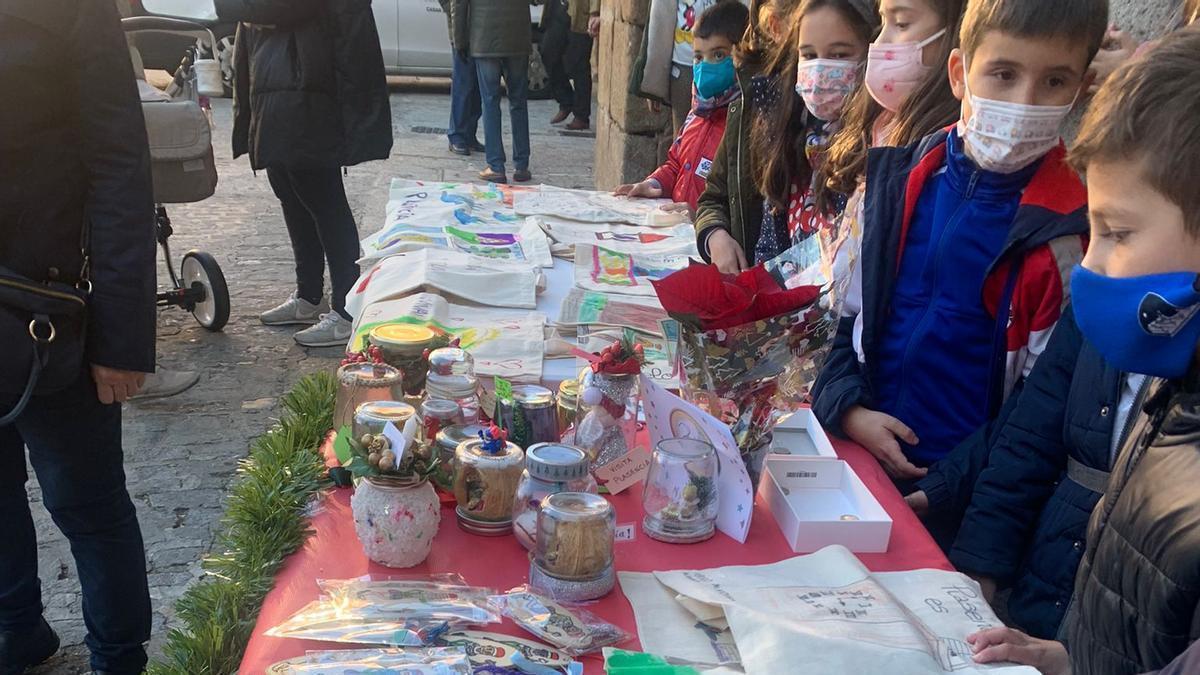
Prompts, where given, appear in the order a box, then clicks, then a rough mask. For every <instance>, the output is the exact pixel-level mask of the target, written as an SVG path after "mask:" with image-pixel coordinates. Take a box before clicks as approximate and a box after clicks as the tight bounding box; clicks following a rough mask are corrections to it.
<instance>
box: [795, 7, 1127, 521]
mask: <svg viewBox="0 0 1200 675" xmlns="http://www.w3.org/2000/svg"><path fill="white" fill-rule="evenodd" d="M1107 11H1108V9H1107V3H1106V2H1105V0H1058V1H1056V2H1044V1H1043V0H971V2H970V4H969V5H968V7H967V10H966V13H965V15H964V18H963V25H962V29H961V35H960V37H961V44H962V48H961V49H956V50H955V51H954V52H953V53H952V54H951V56H950V60H949V64H948V68H949V77H950V82H951V86H952V88H953V90H954V93H955V95H956V96H957V97H959V98H960V99H961V100H962V118H961V120H960V121H959V123H958V124H957V125H956V127H955V128H952V129H950V130H949V131H943V132H940V133H937V134H934V135H932V136H930V137H927V138H926V139H924V140H923V141H921V142H919V143H917V144H915V145H913V146H909V147H904V148H877V149H874V150H872V151H871V154H870V158H869V161H868V167H867V197H866V214H867V221H866V229H865V232H864V235H863V244H862V246H863V252H862V262H863V264H862V285H863V305H862V311H861V313H860V314H859V315H858V316H856V317H847V318H844V319H842V322H841V324H840V325H839V327H838V334H837V336H836V338H835V341H834V345H833V349H832V352H831V353H830V355H829V358H828V360H827V361H826V363H825V366H824V368H823V369H822V371H821V374H820V376H819V377H818V379H817V382H816V385H815V387H814V410H815V412H816V414H817V416H818V418H819V419H820V421H821V423H822V424H824V425H825V427H826V428H827V429H831V430H834V431H835V432H841V433H842V434H843V435H845V436H847V437H849V438H850V439H852V440H854V441H855V442H857V443H859V444H860V445H862V446H863V447H865V448H866V449H867V450H868V451H870V452H871V453H872V454H873V455H875V456H876V457H877V458H878V459H879V461H880V463H881V464H882V465H883V467H884V468H885V469H886V470H887V471H888V473H889V474H890V475H891V476H892V478H893V480H895V481H896V482H897V484H898V485H899V486H900V487H901V489H902V491H904V492H906V493H907V492H912V491H913V490H914V489H915V487H916V486H915V484H914V482H913V481H915V480H916V479H919V478H921V477H922V476H924V475H925V473H926V468H925V467H928V466H929V465H930V464H932V463H933V462H936V461H937V460H939V459H941V458H942V457H944V456H946V454H948V453H949V452H950V451H951V450H952V449H953V448H954V447H955V446H957V445H958V444H959V443H960V442H961V441H963V439H964V438H966V437H967V436H968V435H969V434H971V433H972V432H974V431H975V430H976V429H978V428H980V427H981V426H983V425H984V424H985V423H986V422H988V421H989V420H990V419H992V418H994V417H995V416H996V415H997V413H998V412H999V410H1000V408H1001V405H1002V403H1003V402H1004V400H1005V399H1006V398H1007V396H1008V395H1009V393H1011V392H1012V391H1013V389H1014V387H1015V386H1016V385H1017V384H1018V383H1019V382H1020V381H1021V380H1022V379H1023V378H1024V377H1025V376H1026V375H1028V374H1029V372H1030V370H1031V369H1032V367H1033V364H1034V362H1035V360H1036V359H1037V357H1038V355H1039V354H1041V352H1042V351H1043V350H1044V348H1045V345H1046V342H1047V341H1048V339H1049V336H1050V333H1051V332H1052V331H1053V329H1054V325H1055V323H1056V322H1057V321H1058V318H1059V316H1060V314H1061V312H1062V308H1063V306H1064V305H1065V304H1066V301H1067V296H1068V292H1067V290H1066V288H1067V284H1068V281H1069V280H1068V278H1067V277H1068V272H1069V270H1070V269H1071V267H1072V266H1073V265H1074V264H1076V263H1077V262H1079V260H1080V259H1081V258H1082V255H1083V246H1084V243H1085V235H1086V233H1087V227H1088V226H1087V218H1086V192H1085V189H1084V187H1083V185H1082V183H1081V182H1080V180H1079V177H1078V175H1077V174H1076V173H1075V172H1074V171H1073V170H1072V169H1071V168H1070V167H1069V166H1067V164H1066V163H1065V161H1064V157H1065V154H1066V152H1065V149H1064V148H1063V146H1062V142H1061V141H1060V139H1059V129H1060V126H1061V124H1062V121H1063V120H1064V119H1065V117H1066V116H1067V115H1068V113H1069V112H1070V111H1071V108H1072V107H1073V105H1074V103H1075V101H1076V99H1077V97H1078V95H1079V93H1080V92H1081V91H1084V90H1086V88H1087V75H1086V73H1087V69H1088V64H1089V63H1090V62H1091V60H1092V57H1093V56H1094V55H1095V54H1096V52H1097V50H1098V49H1099V48H1100V44H1101V42H1102V41H1103V39H1104V33H1105V30H1106V28H1107ZM922 487H924V488H925V489H926V491H927V492H934V491H936V490H937V489H938V486H936V485H930V486H922ZM931 529H935V528H931ZM935 534H938V532H936V531H935ZM947 537H948V535H946V536H943V537H942V539H944V540H946V539H947ZM943 543H947V542H946V541H944V542H943Z"/></svg>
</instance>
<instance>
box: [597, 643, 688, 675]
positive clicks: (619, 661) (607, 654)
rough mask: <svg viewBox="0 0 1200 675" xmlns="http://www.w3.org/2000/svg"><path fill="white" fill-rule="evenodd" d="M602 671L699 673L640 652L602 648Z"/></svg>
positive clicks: (660, 674)
mask: <svg viewBox="0 0 1200 675" xmlns="http://www.w3.org/2000/svg"><path fill="white" fill-rule="evenodd" d="M604 672H606V673H608V675H700V673H699V671H697V670H696V669H695V668H692V667H690V666H674V665H671V664H669V663H667V662H666V661H664V660H663V659H661V658H659V657H657V656H655V655H653V654H644V653H642V652H627V651H622V650H620V649H613V650H611V651H610V650H607V649H606V650H604Z"/></svg>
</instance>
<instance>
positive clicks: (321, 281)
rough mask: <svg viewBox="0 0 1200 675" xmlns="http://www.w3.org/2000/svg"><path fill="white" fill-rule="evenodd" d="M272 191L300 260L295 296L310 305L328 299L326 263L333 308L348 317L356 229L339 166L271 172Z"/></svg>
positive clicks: (270, 169)
mask: <svg viewBox="0 0 1200 675" xmlns="http://www.w3.org/2000/svg"><path fill="white" fill-rule="evenodd" d="M267 178H268V179H269V180H270V181H271V188H272V189H273V190H274V191H275V196H276V197H278V198H279V204H280V206H282V207H283V220H284V222H285V223H286V224H287V230H288V237H289V238H290V239H291V240H292V253H293V255H294V256H295V258H296V292H297V293H298V294H299V295H300V297H301V298H303V299H304V300H307V301H308V302H311V303H314V304H316V303H319V302H320V301H321V297H322V296H323V295H324V294H325V290H324V285H325V263H326V262H328V263H329V283H330V285H331V286H332V291H331V295H332V297H331V299H330V305H331V306H332V307H333V310H334V311H335V312H337V313H339V314H341V315H342V317H343V318H345V319H350V318H351V317H350V315H349V314H347V313H346V294H347V293H349V292H350V289H351V288H352V287H353V286H354V282H355V281H356V280H358V273H359V270H358V263H357V261H358V251H359V248H358V226H357V225H356V224H355V222H354V214H353V213H351V212H350V203H349V202H347V201H346V187H345V185H343V184H342V172H341V169H340V168H338V167H336V166H335V167H329V168H319V169H309V168H304V169H300V168H295V167H283V166H272V167H268V168H267Z"/></svg>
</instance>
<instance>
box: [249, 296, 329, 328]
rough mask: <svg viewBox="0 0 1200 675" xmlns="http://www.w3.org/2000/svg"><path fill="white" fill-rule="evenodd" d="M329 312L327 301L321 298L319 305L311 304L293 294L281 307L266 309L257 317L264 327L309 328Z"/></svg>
mask: <svg viewBox="0 0 1200 675" xmlns="http://www.w3.org/2000/svg"><path fill="white" fill-rule="evenodd" d="M328 311H329V300H328V299H326V298H321V302H320V304H316V305H314V304H312V303H311V302H309V301H307V300H305V299H303V298H301V297H300V295H299V294H298V293H296V292H293V293H292V294H291V296H290V297H288V299H287V301H286V302H284V303H283V304H282V305H280V306H278V307H276V308H274V309H268V310H267V311H265V312H263V313H262V314H259V315H258V318H259V320H260V321H262V322H263V325H266V326H295V325H303V326H311V325H313V324H315V323H317V322H318V321H320V320H321V316H322V315H323V314H325V312H328Z"/></svg>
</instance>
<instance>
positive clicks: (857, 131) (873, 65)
mask: <svg viewBox="0 0 1200 675" xmlns="http://www.w3.org/2000/svg"><path fill="white" fill-rule="evenodd" d="M965 6H966V0H883V1H882V2H881V3H880V4H879V15H880V17H881V18H882V20H883V27H882V30H881V31H880V32H879V36H878V37H877V38H876V39H875V42H873V43H872V44H871V47H870V51H869V53H868V55H867V67H866V73H865V76H864V86H862V87H860V88H859V89H858V90H857V91H856V92H855V93H854V94H852V95H851V97H850V100H849V102H848V103H847V104H846V110H845V112H844V113H843V115H842V120H843V126H842V128H841V130H840V131H838V132H837V134H835V135H834V137H833V139H832V140H831V141H830V144H829V150H828V152H827V153H826V158H825V164H824V167H823V168H822V170H821V172H820V174H819V175H818V176H817V177H816V178H815V179H814V181H813V203H814V208H815V209H816V211H817V212H818V213H820V214H822V216H823V217H824V218H825V220H826V222H827V223H828V224H827V226H825V227H822V228H821V229H820V230H818V236H819V238H820V243H821V255H822V260H823V262H824V264H825V266H826V269H827V270H828V271H829V274H830V276H831V278H832V279H833V283H834V288H833V292H832V297H833V299H834V302H835V303H836V306H837V307H838V308H839V309H840V311H841V313H843V314H844V315H848V316H853V315H855V314H857V313H858V309H859V306H860V305H861V297H859V296H858V295H857V294H855V295H851V294H850V291H851V289H855V290H857V289H858V285H857V284H854V283H852V277H853V276H854V275H855V274H857V273H858V258H859V253H860V250H861V245H862V227H863V222H864V217H865V213H864V204H865V197H866V182H865V180H864V175H865V173H866V168H867V151H868V150H869V149H870V148H872V147H875V146H903V145H909V144H911V143H915V142H917V141H919V140H920V139H922V138H924V137H925V136H927V135H928V134H931V133H933V132H935V131H937V130H939V129H944V128H945V127H947V126H949V125H951V124H953V123H954V122H955V121H956V120H958V117H959V114H960V113H959V107H960V106H959V102H958V100H957V99H956V98H954V92H952V91H951V90H950V80H949V79H948V78H947V77H946V71H945V68H943V67H942V66H943V64H945V63H946V60H947V59H949V58H950V52H951V50H953V49H955V48H957V47H958V26H959V21H960V20H961V18H962V12H963V8H964V7H965ZM847 195H849V196H848V197H847ZM843 200H844V207H843ZM839 210H841V215H840V216H837V217H833V214H836V213H838V211H839Z"/></svg>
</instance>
